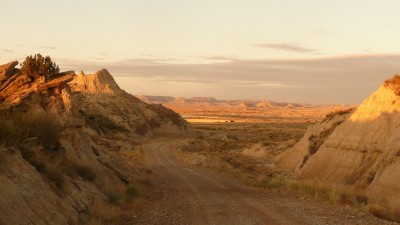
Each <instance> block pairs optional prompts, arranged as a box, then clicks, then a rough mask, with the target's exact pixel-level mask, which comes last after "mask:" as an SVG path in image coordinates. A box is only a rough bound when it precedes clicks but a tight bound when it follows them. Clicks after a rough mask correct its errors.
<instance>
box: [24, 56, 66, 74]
mask: <svg viewBox="0 0 400 225" xmlns="http://www.w3.org/2000/svg"><path fill="white" fill-rule="evenodd" d="M21 72H22V73H23V74H26V75H28V76H30V77H32V78H34V79H37V78H39V77H41V76H45V77H51V76H54V75H55V74H57V73H59V72H60V68H59V67H58V65H57V64H56V63H55V62H53V61H52V60H51V58H50V56H46V57H43V56H42V55H41V54H39V53H38V54H35V55H34V56H32V55H30V56H27V57H26V58H25V61H24V62H22V63H21Z"/></svg>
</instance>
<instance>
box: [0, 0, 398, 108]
mask: <svg viewBox="0 0 400 225" xmlns="http://www.w3.org/2000/svg"><path fill="white" fill-rule="evenodd" d="M0 6H1V8H2V12H1V13H0V20H1V21H2V25H1V30H2V34H1V35H0V64H2V63H1V62H4V63H6V62H9V61H11V60H19V61H20V62H22V61H23V59H24V57H25V56H27V55H30V54H35V53H41V54H42V55H50V56H51V57H52V59H53V60H54V61H55V62H56V63H57V64H59V65H60V67H61V69H62V70H76V71H79V70H83V71H85V73H91V72H95V71H97V70H100V69H102V68H106V69H108V70H109V71H110V73H111V74H112V75H113V76H114V78H115V80H116V81H117V83H118V84H119V85H120V87H121V88H123V89H124V90H126V91H127V92H129V93H132V94H144V95H163V96H174V97H178V96H182V97H195V96H212V97H216V98H219V99H266V100H274V101H286V102H302V103H314V104H321V103H322V104H331V103H334V104H360V103H361V101H362V100H363V99H365V98H366V97H368V96H369V95H370V94H371V93H372V92H373V91H374V90H375V89H377V88H378V87H379V85H380V84H382V83H383V81H384V80H385V79H387V78H390V77H391V76H392V75H393V74H396V73H400V63H399V62H400V41H399V40H400V29H399V27H400V19H399V17H398V9H399V8H400V1H398V0H380V1H378V0H375V1H372V0H336V1H332V0H329V1H328V0H318V1H317V0H302V1H299V0H251V1H243V0H168V1H167V0H114V1H111V0H96V1H95V0H79V1H78V0H69V1H63V0H59V1H54V0H52V1H50V0H40V1H31V0H19V1H5V0H0Z"/></svg>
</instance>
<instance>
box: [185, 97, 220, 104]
mask: <svg viewBox="0 0 400 225" xmlns="http://www.w3.org/2000/svg"><path fill="white" fill-rule="evenodd" d="M189 101H190V102H209V103H213V102H217V101H218V100H217V99H216V98H214V97H193V98H190V99H189Z"/></svg>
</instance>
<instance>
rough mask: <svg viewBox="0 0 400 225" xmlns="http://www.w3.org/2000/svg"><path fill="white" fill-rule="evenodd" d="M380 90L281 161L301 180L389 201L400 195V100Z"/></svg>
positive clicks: (334, 118) (311, 132)
mask: <svg viewBox="0 0 400 225" xmlns="http://www.w3.org/2000/svg"><path fill="white" fill-rule="evenodd" d="M391 87H392V86H390V85H387V84H385V85H382V86H381V87H380V88H379V89H378V90H377V91H376V92H374V93H373V94H372V95H371V96H370V97H368V98H367V99H366V100H365V101H364V102H363V103H362V104H361V105H360V106H359V107H358V108H357V109H356V110H355V111H354V112H349V113H343V114H341V113H339V114H338V115H333V116H331V117H330V118H328V119H327V120H326V121H324V122H322V123H319V124H316V125H314V126H313V127H311V128H309V130H308V132H307V133H306V134H305V136H304V137H303V139H302V140H300V141H299V142H298V143H297V144H296V145H295V146H293V147H292V148H291V149H289V150H287V151H286V152H284V153H282V154H281V155H279V156H278V157H277V165H278V166H281V167H284V168H286V169H289V170H292V171H294V172H295V173H296V174H297V175H298V177H299V178H301V179H322V180H324V181H327V182H332V183H346V184H353V185H355V186H357V187H359V188H362V189H365V190H366V191H367V192H369V193H371V194H373V195H378V196H386V197H390V199H391V200H394V201H400V198H398V197H395V198H394V197H393V196H396V194H397V193H399V191H400V183H399V182H398V177H399V175H400V150H399V149H400V148H399V145H398V143H399V141H400V126H399V124H400V112H399V109H400V96H399V95H397V94H396V90H393V88H391Z"/></svg>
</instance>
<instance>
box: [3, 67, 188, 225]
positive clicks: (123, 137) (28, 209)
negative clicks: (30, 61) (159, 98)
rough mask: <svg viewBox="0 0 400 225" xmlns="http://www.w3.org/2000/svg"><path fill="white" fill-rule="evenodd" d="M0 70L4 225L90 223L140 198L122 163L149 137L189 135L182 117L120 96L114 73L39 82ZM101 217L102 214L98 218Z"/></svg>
mask: <svg viewBox="0 0 400 225" xmlns="http://www.w3.org/2000/svg"><path fill="white" fill-rule="evenodd" d="M17 65H18V62H11V63H8V64H5V65H2V66H0V109H1V115H0V123H1V124H0V140H1V143H0V181H1V182H0V199H1V200H0V224H84V223H86V222H90V221H92V220H93V219H95V218H99V217H100V218H101V213H99V212H97V211H99V210H100V209H102V210H103V212H105V211H107V207H108V206H109V205H110V203H111V202H116V201H119V199H122V198H124V199H125V198H128V197H129V193H131V195H132V193H135V192H134V191H132V190H134V188H132V187H134V185H135V184H137V182H138V179H140V177H141V176H142V174H143V172H142V170H141V169H140V166H139V165H136V164H135V163H134V162H130V161H129V160H127V159H125V158H123V157H122V155H126V154H130V152H132V151H133V150H134V149H135V148H137V147H138V146H139V144H140V143H141V142H142V141H143V140H145V139H146V138H152V137H160V136H163V135H187V134H188V133H191V132H192V131H191V128H190V127H189V126H188V124H187V123H186V121H185V120H183V119H182V118H181V117H180V116H179V115H178V114H176V113H175V112H173V111H171V110H170V109H167V108H165V107H163V106H161V105H151V104H146V103H144V102H142V101H141V100H139V99H137V98H136V97H134V96H132V95H130V94H128V93H126V92H125V91H123V90H121V89H120V88H119V87H118V85H117V84H116V83H115V81H114V79H113V77H112V76H111V75H110V73H109V72H108V71H107V70H105V69H103V70H100V71H98V72H96V73H94V74H88V75H86V74H84V73H83V72H80V73H79V74H75V73H74V72H73V71H70V72H64V73H60V74H58V75H56V76H53V77H40V78H38V79H33V78H31V77H29V76H27V75H24V74H22V73H21V72H20V70H19V69H17V68H16V66H17ZM96 210H97V211H96Z"/></svg>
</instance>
